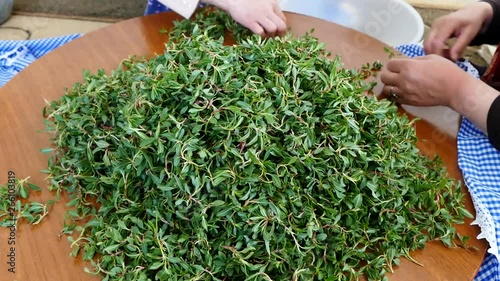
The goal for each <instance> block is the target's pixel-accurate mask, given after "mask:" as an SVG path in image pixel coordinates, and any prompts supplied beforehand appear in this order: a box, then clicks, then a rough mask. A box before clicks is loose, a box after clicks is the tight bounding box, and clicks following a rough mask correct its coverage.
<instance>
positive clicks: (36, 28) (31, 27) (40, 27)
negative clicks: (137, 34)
mask: <svg viewBox="0 0 500 281" xmlns="http://www.w3.org/2000/svg"><path fill="white" fill-rule="evenodd" d="M109 24H110V23H106V22H96V21H83V20H71V19H58V18H46V17H34V16H21V15H13V16H12V17H11V18H10V19H9V20H8V21H7V22H5V23H4V24H2V25H1V26H0V27H1V28H0V40H24V39H27V38H28V33H27V32H28V31H29V32H30V33H31V39H39V38H48V37H56V36H62V35H68V34H75V33H88V32H91V31H94V30H96V29H99V28H102V27H105V26H108V25H109Z"/></svg>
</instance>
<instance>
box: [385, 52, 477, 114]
mask: <svg viewBox="0 0 500 281" xmlns="http://www.w3.org/2000/svg"><path fill="white" fill-rule="evenodd" d="M471 79H473V77H471V76H470V75H468V74H467V73H466V72H465V71H463V70H462V69H461V68H459V67H458V66H457V65H455V64H454V63H453V62H451V61H449V60H448V59H445V58H443V57H440V56H437V55H429V56H424V57H417V58H413V59H393V60H390V61H389V62H388V63H387V65H386V66H385V67H384V68H383V69H382V72H381V80H382V83H384V84H385V86H384V93H385V94H387V95H389V96H394V97H396V96H397V102H398V103H402V104H409V105H417V106H434V105H442V106H449V107H452V105H453V104H454V103H455V99H456V98H460V97H459V93H460V92H461V89H462V88H463V84H464V83H467V82H469V81H470V80H471ZM391 89H392V90H391Z"/></svg>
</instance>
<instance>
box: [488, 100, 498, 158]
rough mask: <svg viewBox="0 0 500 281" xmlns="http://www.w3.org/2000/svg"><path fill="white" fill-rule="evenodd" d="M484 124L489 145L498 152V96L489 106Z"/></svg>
mask: <svg viewBox="0 0 500 281" xmlns="http://www.w3.org/2000/svg"><path fill="white" fill-rule="evenodd" d="M486 122H487V123H486V129H487V130H488V138H489V139H490V143H491V144H492V145H493V146H494V147H495V148H496V149H497V150H500V96H498V97H497V98H496V99H495V101H493V103H492V104H491V107H490V110H489V111H488V119H487V121H486Z"/></svg>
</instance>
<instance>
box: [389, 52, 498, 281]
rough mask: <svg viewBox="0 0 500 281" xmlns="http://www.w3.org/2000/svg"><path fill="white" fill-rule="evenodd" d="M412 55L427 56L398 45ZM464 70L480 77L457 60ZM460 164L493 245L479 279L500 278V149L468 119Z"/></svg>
mask: <svg viewBox="0 0 500 281" xmlns="http://www.w3.org/2000/svg"><path fill="white" fill-rule="evenodd" d="M397 49H398V50H399V51H401V52H402V53H403V54H405V55H406V56H408V57H416V56H423V55H425V53H424V50H423V48H422V46H421V45H416V44H412V45H404V46H399V47H397ZM457 64H458V66H460V67H461V68H462V69H463V70H464V71H467V72H468V73H470V74H471V75H473V76H474V77H476V78H479V74H478V72H477V70H476V69H475V68H474V67H473V66H472V65H471V64H470V63H469V62H467V61H462V62H458V63H457ZM457 147H458V165H459V167H460V169H461V170H462V174H463V178H464V182H465V184H466V186H467V188H468V190H469V193H470V195H471V198H472V201H473V203H474V207H475V209H476V220H475V221H474V222H473V224H477V225H479V226H480V228H481V234H480V235H479V236H478V239H482V238H485V239H486V240H487V241H488V243H489V246H490V248H489V249H488V253H487V254H486V257H485V259H484V261H483V264H482V266H481V268H480V269H479V272H478V273H477V275H476V277H475V278H474V280H475V281H500V275H499V266H500V263H499V251H498V249H500V151H497V150H496V149H495V148H494V147H493V146H492V145H491V144H490V142H489V140H488V137H487V136H486V135H485V134H484V133H483V132H481V131H480V130H479V129H478V128H476V127H475V126H474V124H472V123H471V122H470V121H469V120H467V119H466V118H463V119H462V124H461V126H460V130H459V133H458V136H457Z"/></svg>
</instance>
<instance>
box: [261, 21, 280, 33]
mask: <svg viewBox="0 0 500 281" xmlns="http://www.w3.org/2000/svg"><path fill="white" fill-rule="evenodd" d="M259 24H260V25H261V26H262V27H263V28H264V30H265V35H266V36H268V37H274V36H276V32H277V30H278V26H277V25H276V23H275V22H274V21H272V20H271V19H270V18H268V17H265V18H262V19H260V20H259Z"/></svg>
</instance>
